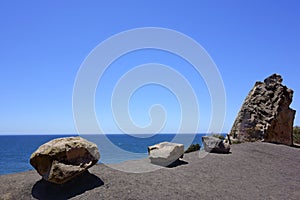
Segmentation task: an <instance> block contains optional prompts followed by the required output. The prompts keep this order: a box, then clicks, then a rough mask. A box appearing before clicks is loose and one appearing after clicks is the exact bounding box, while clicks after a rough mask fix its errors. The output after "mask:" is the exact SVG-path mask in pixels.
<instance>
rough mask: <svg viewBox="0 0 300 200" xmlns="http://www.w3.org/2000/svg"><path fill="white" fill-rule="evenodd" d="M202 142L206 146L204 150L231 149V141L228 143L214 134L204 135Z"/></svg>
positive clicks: (219, 150)
mask: <svg viewBox="0 0 300 200" xmlns="http://www.w3.org/2000/svg"><path fill="white" fill-rule="evenodd" d="M202 144H203V146H204V150H205V151H207V152H209V153H229V151H230V144H229V142H227V143H226V142H224V141H223V140H221V139H219V138H216V137H213V136H203V137H202Z"/></svg>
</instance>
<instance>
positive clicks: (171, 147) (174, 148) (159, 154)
mask: <svg viewBox="0 0 300 200" xmlns="http://www.w3.org/2000/svg"><path fill="white" fill-rule="evenodd" d="M148 153H149V159H150V161H151V163H153V164H156V165H160V166H165V167H166V166H169V165H171V164H172V163H174V162H175V161H177V160H178V159H179V158H182V157H183V154H184V145H183V144H177V143H171V142H162V143H159V144H156V145H153V146H149V147H148Z"/></svg>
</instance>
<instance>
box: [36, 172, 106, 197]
mask: <svg viewBox="0 0 300 200" xmlns="http://www.w3.org/2000/svg"><path fill="white" fill-rule="evenodd" d="M102 185H104V182H103V181H102V180H101V179H100V178H99V177H97V176H95V175H94V174H91V173H90V172H88V171H86V172H84V173H82V174H81V175H79V176H77V177H75V178H74V179H73V180H71V181H68V182H66V183H64V184H61V185H58V184H54V183H50V182H48V181H45V180H44V179H41V180H39V181H37V182H36V183H35V184H34V186H33V187H32V190H31V195H32V196H33V197H34V198H36V199H44V200H47V199H56V200H64V199H70V198H72V197H75V196H77V195H80V194H83V193H84V192H86V191H88V190H92V189H94V188H97V187H100V186H102Z"/></svg>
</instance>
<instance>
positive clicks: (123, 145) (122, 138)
mask: <svg viewBox="0 0 300 200" xmlns="http://www.w3.org/2000/svg"><path fill="white" fill-rule="evenodd" d="M178 135H181V136H180V137H179V138H177V137H178ZM203 135H205V134H196V135H189V134H177V135H176V134H156V135H153V136H151V135H143V137H135V136H131V135H126V134H110V135H87V136H82V135H81V136H82V137H84V138H86V139H88V140H90V141H92V142H94V143H96V144H97V145H98V147H99V150H100V154H101V158H100V161H99V163H105V164H106V163H120V162H123V161H127V160H135V159H141V158H146V157H147V155H148V154H147V147H148V146H150V145H154V144H157V143H159V142H163V141H172V142H179V143H183V144H185V148H187V145H189V144H191V143H193V144H195V143H199V144H200V145H201V144H202V142H201V137H202V136H203ZM70 136H71V135H9V136H8V135H3V136H0V156H1V159H0V175H2V174H10V173H16V172H22V171H27V170H31V169H33V167H32V166H31V165H30V164H29V158H30V155H31V154H32V153H33V152H34V151H35V150H36V149H37V148H38V147H39V146H40V145H42V144H44V143H46V142H48V141H50V140H52V139H55V138H60V137H70ZM74 136H75V135H74ZM191 138H192V140H191V141H189V140H190V139H191ZM185 139H186V141H185ZM178 140H180V141H178Z"/></svg>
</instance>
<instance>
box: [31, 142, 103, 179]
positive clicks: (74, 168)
mask: <svg viewBox="0 0 300 200" xmlns="http://www.w3.org/2000/svg"><path fill="white" fill-rule="evenodd" d="M99 159H100V153H99V150H98V147H97V145H96V144H94V143H92V142H89V141H87V140H85V139H83V138H81V137H67V138H58V139H54V140H51V141H49V142H47V143H45V144H43V145H41V146H40V147H39V148H38V149H37V150H36V151H35V152H34V153H33V154H32V155H31V157H30V164H31V165H32V166H33V167H34V168H35V169H36V170H37V172H38V173H39V174H40V175H41V176H42V177H43V178H44V179H45V180H46V181H49V182H52V183H56V184H63V183H65V182H67V181H69V180H71V179H72V178H74V177H76V176H78V175H79V174H81V173H83V172H84V171H86V170H87V169H88V168H90V167H92V166H93V165H94V164H96V163H97V162H98V160H99Z"/></svg>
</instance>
